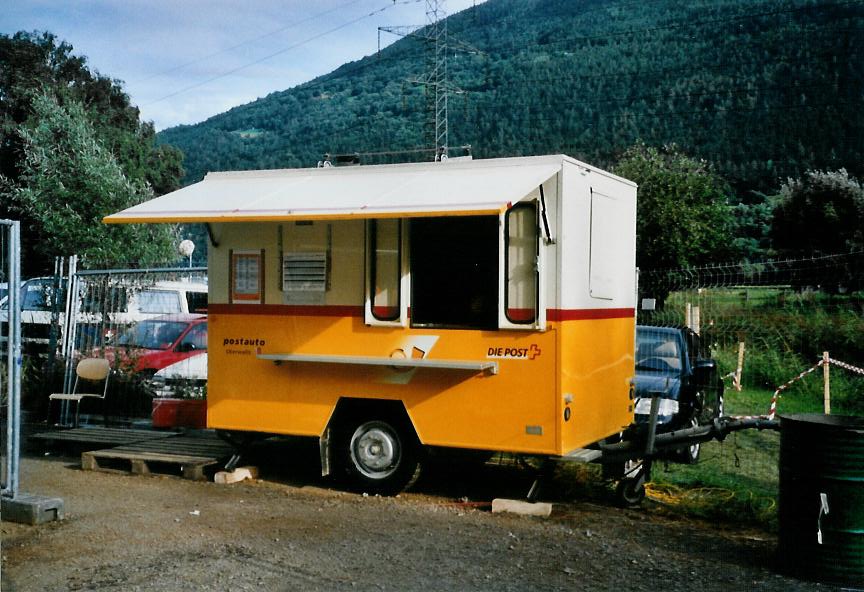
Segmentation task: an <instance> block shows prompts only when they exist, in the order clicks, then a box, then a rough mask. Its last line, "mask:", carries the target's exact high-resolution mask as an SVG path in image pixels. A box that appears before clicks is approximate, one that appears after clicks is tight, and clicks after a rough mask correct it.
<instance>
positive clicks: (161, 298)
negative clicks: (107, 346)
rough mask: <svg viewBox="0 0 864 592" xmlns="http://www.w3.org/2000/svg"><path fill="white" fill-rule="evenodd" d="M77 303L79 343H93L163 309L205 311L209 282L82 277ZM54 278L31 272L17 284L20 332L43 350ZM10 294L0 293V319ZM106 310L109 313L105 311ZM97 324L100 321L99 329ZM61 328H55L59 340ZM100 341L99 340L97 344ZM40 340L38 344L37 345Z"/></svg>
mask: <svg viewBox="0 0 864 592" xmlns="http://www.w3.org/2000/svg"><path fill="white" fill-rule="evenodd" d="M82 284H83V286H82V289H81V301H80V302H79V305H78V315H77V321H78V339H77V340H76V341H77V346H78V347H79V349H80V348H82V347H83V348H85V349H86V348H88V347H92V346H94V345H96V344H97V343H96V342H97V341H101V340H97V336H98V334H99V331H100V330H101V332H102V334H107V335H108V336H109V337H110V336H111V335H114V334H116V333H117V328H119V327H124V326H126V325H131V324H133V323H137V322H138V321H143V320H144V319H150V318H153V317H157V316H160V315H163V314H175V313H201V312H206V311H207V284H206V282H202V281H158V282H155V283H154V284H152V285H147V286H146V287H141V288H138V287H136V286H134V285H133V284H125V283H117V284H114V283H112V284H111V285H110V286H108V287H107V289H106V288H105V287H104V286H101V285H99V283H98V282H95V281H92V280H91V281H88V279H87V278H84V279H83V280H82ZM65 286H66V283H65V279H64V280H62V282H61V289H60V294H59V295H57V298H56V310H57V316H58V319H59V326H60V327H63V326H64V325H65V324H66V323H65V310H66V296H65V291H66V290H65ZM54 290H55V279H54V278H52V277H39V278H32V279H29V280H26V281H25V282H22V284H21V325H22V329H21V333H22V339H23V342H24V344H25V345H27V346H28V348H30V349H33V348H34V347H35V348H36V349H38V350H41V351H44V350H45V349H46V348H47V346H48V343H49V337H50V332H51V316H52V308H54V306H55V304H54V302H55V297H54ZM8 306H9V304H8V295H7V296H5V297H3V298H2V299H0V322H6V321H7V320H8V314H9V313H8ZM104 313H107V318H106V317H104V316H103V314H104ZM100 325H104V327H102V328H101V329H100V328H99V327H100ZM59 335H60V332H59V331H58V340H59V339H60V337H59ZM100 345H101V344H100ZM37 346H38V347H37Z"/></svg>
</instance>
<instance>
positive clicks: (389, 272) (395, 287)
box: [369, 219, 402, 321]
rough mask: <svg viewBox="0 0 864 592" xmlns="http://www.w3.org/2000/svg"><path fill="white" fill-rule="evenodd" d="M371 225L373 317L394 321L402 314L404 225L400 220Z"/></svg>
mask: <svg viewBox="0 0 864 592" xmlns="http://www.w3.org/2000/svg"><path fill="white" fill-rule="evenodd" d="M369 225H370V228H369V230H370V239H369V240H370V245H369V249H370V253H371V258H370V262H369V264H370V269H369V275H370V280H371V282H370V286H369V288H370V298H371V300H372V316H373V317H374V318H375V319H377V320H379V321H395V320H397V319H398V318H399V313H400V294H399V284H400V281H401V278H402V248H401V245H402V233H401V230H400V228H401V222H400V220H398V219H394V220H372V221H371V222H370V223H369Z"/></svg>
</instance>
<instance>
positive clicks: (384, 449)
mask: <svg viewBox="0 0 864 592" xmlns="http://www.w3.org/2000/svg"><path fill="white" fill-rule="evenodd" d="M339 432H340V433H339V436H338V437H339V444H338V448H337V454H338V455H339V457H340V458H339V462H340V463H341V464H342V465H343V469H344V472H345V474H346V475H347V477H348V479H349V485H350V486H351V487H352V488H353V489H356V490H358V491H362V492H365V493H378V494H381V495H394V494H396V493H399V492H400V491H402V490H403V489H405V488H406V487H408V486H409V485H410V484H412V483H413V482H414V481H415V480H416V478H417V477H418V476H419V466H420V463H419V445H418V444H417V441H416V437H415V436H414V434H413V433H412V432H411V431H410V430H408V429H407V428H405V427H404V426H403V425H402V424H401V423H399V422H397V421H392V420H390V419H389V418H388V419H383V418H382V419H379V418H374V419H368V418H367V419H363V420H359V421H358V420H355V421H352V422H347V423H346V424H344V425H343V426H342V429H340V430H339Z"/></svg>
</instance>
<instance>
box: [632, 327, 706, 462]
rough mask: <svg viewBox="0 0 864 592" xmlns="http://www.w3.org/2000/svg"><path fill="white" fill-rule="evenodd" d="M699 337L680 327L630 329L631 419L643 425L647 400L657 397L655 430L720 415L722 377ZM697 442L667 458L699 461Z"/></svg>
mask: <svg viewBox="0 0 864 592" xmlns="http://www.w3.org/2000/svg"><path fill="white" fill-rule="evenodd" d="M707 353H708V352H707V348H704V349H703V346H702V344H701V343H700V340H699V336H698V335H697V334H696V333H695V332H693V331H692V330H691V329H689V328H686V327H649V326H647V325H639V326H637V327H636V376H635V386H636V409H635V412H636V418H635V425H634V429H637V430H638V429H644V427H645V426H646V425H647V423H648V421H649V419H650V414H651V399H652V398H654V397H657V398H659V399H660V403H659V406H658V413H657V432H658V433H662V432H669V431H672V430H677V429H681V428H686V427H692V426H696V425H699V424H704V423H709V422H711V421H712V420H713V419H714V418H715V417H720V416H721V415H723V381H722V379H721V377H720V372H719V370H718V368H717V363H716V362H715V361H714V360H713V359H711V358H710V357H709V356H707V355H706V356H704V357H703V354H707ZM699 448H700V445H699V444H698V443H696V444H692V445H691V446H688V447H686V448H682V449H679V450H676V451H675V452H674V453H673V454H672V460H675V461H678V462H683V463H688V464H692V463H695V462H696V461H698V460H699Z"/></svg>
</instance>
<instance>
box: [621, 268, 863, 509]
mask: <svg viewBox="0 0 864 592" xmlns="http://www.w3.org/2000/svg"><path fill="white" fill-rule="evenodd" d="M862 278H864V253H860V252H859V253H851V254H843V255H831V256H824V257H814V258H807V259H795V260H783V261H769V262H763V263H754V264H742V265H718V266H706V267H698V268H689V269H673V270H649V271H645V272H643V273H642V274H641V275H640V297H641V299H642V300H641V303H642V305H643V307H642V310H640V311H639V321H638V322H639V324H640V326H642V327H643V328H642V329H640V333H639V334H640V335H642V338H641V339H640V337H639V336H638V335H637V342H642V345H643V346H645V349H646V351H639V348H638V347H637V354H636V363H637V368H636V374H637V382H638V381H639V380H640V378H639V377H640V374H641V375H646V374H648V375H651V374H654V375H658V374H672V375H675V371H674V369H672V370H670V368H669V366H668V365H667V364H665V363H664V361H663V359H662V356H664V355H668V353H669V351H671V350H670V347H669V345H668V343H667V344H666V345H665V346H664V347H665V353H664V350H663V349H662V348H661V349H657V341H658V337H659V336H661V335H662V332H663V331H664V329H659V328H671V327H676V328H681V327H689V328H690V329H692V333H693V335H694V338H693V340H692V343H691V344H690V345H691V346H693V347H694V349H695V351H693V352H691V354H690V355H691V357H690V358H689V359H688V358H686V357H684V358H682V359H683V362H682V363H684V364H688V363H689V364H690V366H691V369H692V370H693V378H692V380H694V381H695V382H696V384H695V385H691V386H692V389H691V390H693V391H695V392H698V391H702V392H701V393H700V394H699V395H697V398H696V400H695V401H694V403H693V404H694V405H696V406H697V407H699V406H700V405H702V402H701V400H699V398H698V397H702V398H703V399H704V398H706V397H709V398H710V396H709V393H710V392H711V389H712V388H714V384H715V382H714V381H717V380H720V381H722V383H723V412H724V413H725V414H728V415H745V416H747V415H766V416H767V415H770V414H771V413H772V403H773V405H774V407H775V408H776V412H777V413H778V414H779V415H780V416H782V415H783V414H794V413H805V412H815V413H821V412H824V411H826V410H830V412H831V413H835V414H847V415H864V370H862V369H861V368H862V367H864V340H862V339H861V336H862V335H864V293H862V292H861V289H862V287H864V281H862ZM646 308H647V310H646ZM655 327H657V328H658V329H654V328H655ZM684 345H686V343H685V344H684ZM682 347H683V345H682ZM652 348H653V351H654V353H655V355H654V356H653V357H651V358H646V355H647V350H650V349H652ZM700 373H701V375H700ZM681 382H682V385H681V386H680V387H679V388H680V389H681V392H682V393H684V392H685V391H686V388H685V387H686V384H685V383H686V382H687V378H686V377H684V378H681ZM669 384H670V383H668V382H667V383H666V384H664V385H663V388H660V389H656V388H655V390H660V391H663V390H664V389H665V390H666V391H669V390H670V386H669ZM671 384H672V385H673V388H674V379H673V381H672V383H671ZM666 396H668V394H667V395H666ZM684 399H686V396H685V397H684ZM681 405H682V407H683V406H684V405H685V401H684V400H682V402H681ZM637 417H638V416H637ZM778 454H779V435H778V434H777V433H769V432H756V431H752V430H751V431H748V432H742V433H739V434H735V435H732V436H730V437H729V438H728V439H727V441H726V442H724V443H722V444H721V443H709V444H705V445H703V446H702V449H701V451H700V454H699V458H698V462H696V464H694V465H691V466H686V465H679V464H670V465H668V467H666V468H665V469H660V470H659V471H657V472H656V478H657V484H656V485H655V489H654V494H655V495H656V497H657V498H658V499H661V500H666V501H669V502H670V503H676V500H677V501H680V500H681V499H683V498H686V499H688V500H689V501H690V502H694V503H695V504H696V505H697V506H698V505H699V504H700V503H702V502H704V501H705V500H713V501H714V502H717V501H720V502H723V499H724V498H725V497H728V498H729V499H730V500H737V501H738V502H739V503H735V504H726V505H727V506H728V507H729V508H736V510H735V511H736V512H739V513H743V514H744V515H749V514H750V513H753V514H754V515H760V516H761V517H762V518H765V517H770V516H771V515H772V512H773V507H774V505H775V504H776V495H777V474H778V471H777V463H778ZM684 460H686V458H685V459H684ZM680 488H683V489H680Z"/></svg>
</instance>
